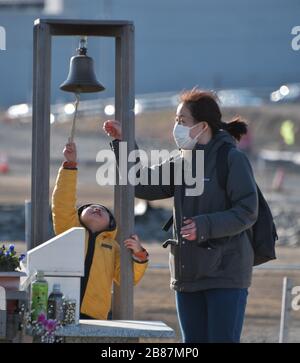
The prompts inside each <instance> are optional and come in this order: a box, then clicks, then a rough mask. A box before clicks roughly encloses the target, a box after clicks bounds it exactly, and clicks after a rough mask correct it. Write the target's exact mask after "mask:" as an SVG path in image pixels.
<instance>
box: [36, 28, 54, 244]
mask: <svg viewBox="0 0 300 363" xmlns="http://www.w3.org/2000/svg"><path fill="white" fill-rule="evenodd" d="M50 79H51V35H50V29H49V25H48V24H46V23H43V22H39V23H37V24H35V26H34V49H33V101H32V165H31V182H32V185H31V203H32V206H31V247H36V246H37V245H39V244H41V243H43V242H45V241H46V240H47V239H48V234H49V226H48V224H49V159H50Z"/></svg>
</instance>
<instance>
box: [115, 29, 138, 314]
mask: <svg viewBox="0 0 300 363" xmlns="http://www.w3.org/2000/svg"><path fill="white" fill-rule="evenodd" d="M123 29H124V30H123V33H122V36H121V37H117V38H116V86H115V88H116V90H115V93H116V98H115V109H116V119H117V120H120V122H121V124H122V135H123V141H126V142H127V155H128V154H129V153H130V151H132V150H133V149H134V120H135V115H134V103H135V97H134V27H133V25H128V26H126V27H124V28H123ZM131 166H132V163H127V170H129V169H130V167H131ZM117 181H118V180H117ZM114 213H115V216H116V220H117V224H118V236H117V240H118V241H119V243H120V248H121V284H120V287H118V286H116V285H115V286H114V299H113V319H127V320H130V319H133V272H132V259H131V253H130V252H129V251H128V250H127V249H126V248H125V247H124V245H123V241H124V240H125V239H126V238H128V237H129V236H130V235H131V234H133V232H134V186H133V185H129V184H128V183H127V185H118V182H117V185H116V186H115V198H114Z"/></svg>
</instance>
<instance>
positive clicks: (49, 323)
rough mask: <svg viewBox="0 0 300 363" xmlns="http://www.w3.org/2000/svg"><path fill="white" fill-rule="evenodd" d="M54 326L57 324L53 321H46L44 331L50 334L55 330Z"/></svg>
mask: <svg viewBox="0 0 300 363" xmlns="http://www.w3.org/2000/svg"><path fill="white" fill-rule="evenodd" d="M56 326H57V322H56V321H55V320H53V319H49V320H48V321H47V325H46V330H47V331H48V332H50V333H51V332H53V331H54V330H55V328H56Z"/></svg>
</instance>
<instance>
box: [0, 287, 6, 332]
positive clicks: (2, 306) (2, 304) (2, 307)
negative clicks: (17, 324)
mask: <svg viewBox="0 0 300 363" xmlns="http://www.w3.org/2000/svg"><path fill="white" fill-rule="evenodd" d="M6 320H7V314H6V292H5V288H4V287H2V286H0V339H5V338H6Z"/></svg>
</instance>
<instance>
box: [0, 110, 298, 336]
mask: <svg viewBox="0 0 300 363" xmlns="http://www.w3.org/2000/svg"><path fill="white" fill-rule="evenodd" d="M263 111H264V112H261V110H259V109H243V110H238V112H236V110H228V111H226V112H225V118H224V119H226V120H227V119H228V118H229V116H232V115H234V114H236V113H240V114H242V115H244V116H245V117H246V118H247V119H248V120H250V121H253V126H252V129H253V131H254V133H255V146H256V147H257V148H261V147H265V148H269V147H270V148H272V147H274V148H279V149H280V148H282V147H283V146H282V144H280V140H279V139H280V136H279V128H280V123H281V122H282V121H283V120H284V119H292V120H294V121H297V122H298V124H299V123H300V122H299V106H291V107H288V108H287V107H285V106H281V107H280V108H274V107H273V108H272V109H270V108H266V109H265V110H263ZM173 117H174V111H166V112H164V113H161V112H160V113H158V112H153V113H151V114H150V113H149V114H147V115H146V116H139V117H137V122H136V134H137V139H138V141H139V140H140V141H143V142H144V146H145V148H147V147H148V148H151V147H154V146H157V148H159V147H160V146H161V145H160V143H161V144H162V145H164V146H165V147H167V148H169V150H171V148H174V144H172V134H171V132H170V122H173ZM79 121H80V120H79ZM81 121H82V122H78V133H77V137H76V141H77V143H78V156H79V180H78V203H79V204H80V203H82V202H88V201H93V202H101V203H103V204H106V205H107V206H109V207H112V205H113V188H112V187H100V186H99V185H97V183H96V180H95V175H96V171H97V169H98V167H99V164H97V163H96V161H95V158H96V154H97V152H98V151H99V150H101V149H103V148H109V144H108V142H109V139H108V138H107V137H106V136H105V135H103V133H102V132H101V129H100V127H101V125H102V124H103V121H104V119H101V117H100V118H99V119H97V120H87V121H86V120H85V121H84V122H83V120H81ZM299 129H300V128H299V127H298V129H297V133H298V134H297V135H298V136H299ZM95 130H97V132H95ZM69 131H70V123H66V124H61V125H56V124H54V125H52V126H51V165H50V166H51V169H50V192H51V191H52V188H53V185H54V181H55V177H56V173H57V169H58V167H59V165H60V163H61V161H62V149H63V146H64V144H65V142H66V140H67V137H68V133H69ZM157 140H159V142H157ZM296 140H297V143H298V144H296V145H294V147H293V148H299V140H300V138H299V137H296ZM0 153H4V154H6V155H7V156H8V160H9V165H10V172H9V173H8V174H6V175H0V203H1V204H6V203H7V204H23V203H24V200H25V199H30V173H31V170H30V158H31V124H30V123H19V122H14V123H7V122H1V118H0ZM275 172H276V169H275V168H274V167H268V166H266V165H262V164H260V165H258V167H257V168H255V174H256V178H257V180H258V182H259V185H260V186H261V187H262V188H263V190H264V192H265V193H267V196H268V197H269V198H270V199H273V200H277V201H278V203H282V205H284V206H285V207H286V208H288V209H289V208H294V207H295V206H296V207H297V208H299V205H300V188H299V171H291V172H289V173H287V174H286V176H285V181H284V190H283V191H282V192H281V193H276V192H272V191H271V190H270V185H271V183H272V178H273V177H274V174H275ZM153 205H154V206H155V205H157V206H164V207H167V208H171V206H172V200H164V201H159V202H154V203H153ZM145 246H146V248H147V249H148V250H149V251H150V256H151V264H150V267H149V269H148V271H147V273H146V275H145V277H144V279H143V280H142V282H141V283H140V284H139V286H137V287H136V289H135V319H140V320H152V321H156V320H161V321H164V322H165V323H167V324H168V325H170V326H171V327H172V328H173V329H174V330H175V331H176V334H177V338H176V340H175V341H179V340H180V333H179V329H178V323H177V317H176V310H175V301H174V293H173V292H172V291H171V290H170V288H169V270H168V268H167V265H168V252H167V251H166V250H164V249H163V248H161V246H160V245H159V244H158V243H157V242H156V243H145ZM17 248H18V249H19V251H20V252H21V251H22V250H24V244H23V243H19V244H18V246H17ZM276 264H299V265H300V248H299V247H298V248H293V247H279V248H278V260H277V261H275V262H272V263H270V265H276ZM157 265H160V266H161V268H158V267H157ZM284 276H289V277H291V278H293V282H294V285H295V286H296V285H300V270H299V271H295V270H294V271H289V270H255V272H254V277H253V284H252V287H251V289H250V293H249V300H248V306H247V312H246V320H245V325H244V330H243V338H242V341H243V342H278V337H279V324H280V309H281V294H282V282H283V277H284ZM290 341H291V342H300V311H298V312H293V313H292V317H291V324H290Z"/></svg>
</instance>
